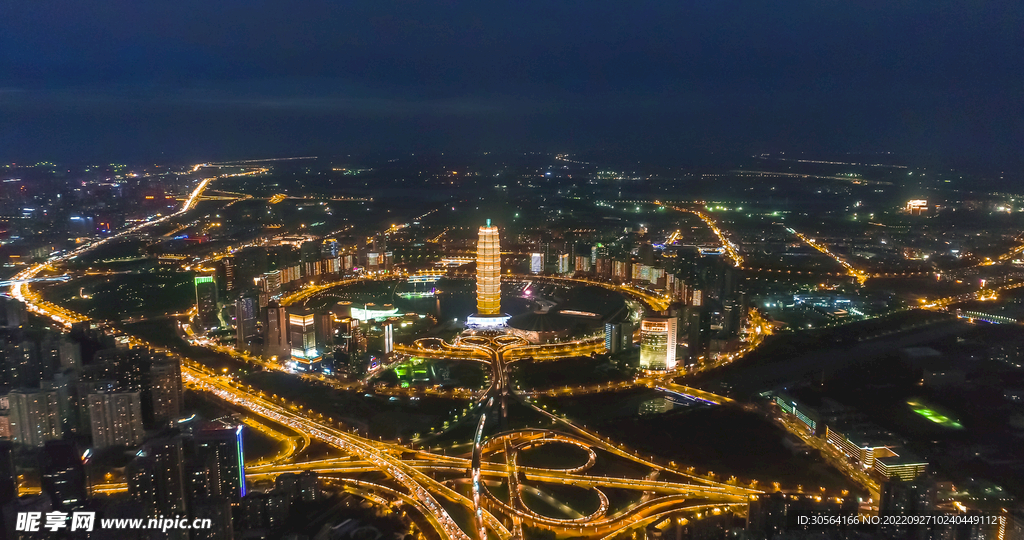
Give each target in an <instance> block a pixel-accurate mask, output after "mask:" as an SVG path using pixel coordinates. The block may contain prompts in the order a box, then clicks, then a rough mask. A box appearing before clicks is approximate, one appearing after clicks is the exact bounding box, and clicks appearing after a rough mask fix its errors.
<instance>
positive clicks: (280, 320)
mask: <svg viewBox="0 0 1024 540" xmlns="http://www.w3.org/2000/svg"><path fill="white" fill-rule="evenodd" d="M263 328H264V335H263V349H264V354H265V355H266V356H269V357H271V358H277V360H278V361H279V362H285V361H287V359H288V358H289V356H290V355H291V350H290V349H289V348H288V314H287V312H286V311H285V309H284V308H283V307H281V305H280V304H278V303H277V301H276V300H272V301H271V302H270V304H268V305H267V324H265V325H264V327H263Z"/></svg>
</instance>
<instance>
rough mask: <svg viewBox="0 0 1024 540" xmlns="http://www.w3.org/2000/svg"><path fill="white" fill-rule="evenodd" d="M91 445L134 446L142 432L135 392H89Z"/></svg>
mask: <svg viewBox="0 0 1024 540" xmlns="http://www.w3.org/2000/svg"><path fill="white" fill-rule="evenodd" d="M88 404H89V423H90V425H91V426H92V442H93V447H95V448H97V449H100V448H106V447H108V446H135V445H136V444H139V443H140V442H142V439H143V437H144V435H145V433H144V431H143V428H142V402H141V398H140V397H139V392H109V393H99V394H89V397H88Z"/></svg>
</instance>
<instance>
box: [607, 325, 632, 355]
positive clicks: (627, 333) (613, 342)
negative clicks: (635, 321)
mask: <svg viewBox="0 0 1024 540" xmlns="http://www.w3.org/2000/svg"><path fill="white" fill-rule="evenodd" d="M633 328H634V326H633V325H632V324H630V323H628V322H621V323H605V325H604V348H605V351H606V352H607V353H608V354H615V353H618V352H622V351H625V350H629V349H630V348H632V347H633Z"/></svg>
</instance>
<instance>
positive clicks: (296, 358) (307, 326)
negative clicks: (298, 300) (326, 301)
mask: <svg viewBox="0 0 1024 540" xmlns="http://www.w3.org/2000/svg"><path fill="white" fill-rule="evenodd" d="M288 335H289V337H290V341H291V349H290V350H291V357H290V358H291V359H290V361H289V365H290V366H291V367H292V368H293V369H297V370H300V371H316V370H318V369H319V368H320V350H319V349H318V347H317V343H316V315H315V314H314V313H313V312H312V311H311V310H310V309H309V308H305V307H297V308H295V309H294V310H289V312H288Z"/></svg>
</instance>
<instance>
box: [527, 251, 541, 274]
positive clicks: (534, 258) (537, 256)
mask: <svg viewBox="0 0 1024 540" xmlns="http://www.w3.org/2000/svg"><path fill="white" fill-rule="evenodd" d="M543 271H544V254H543V253H531V254H530V273H531V274H539V273H541V272H543Z"/></svg>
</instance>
